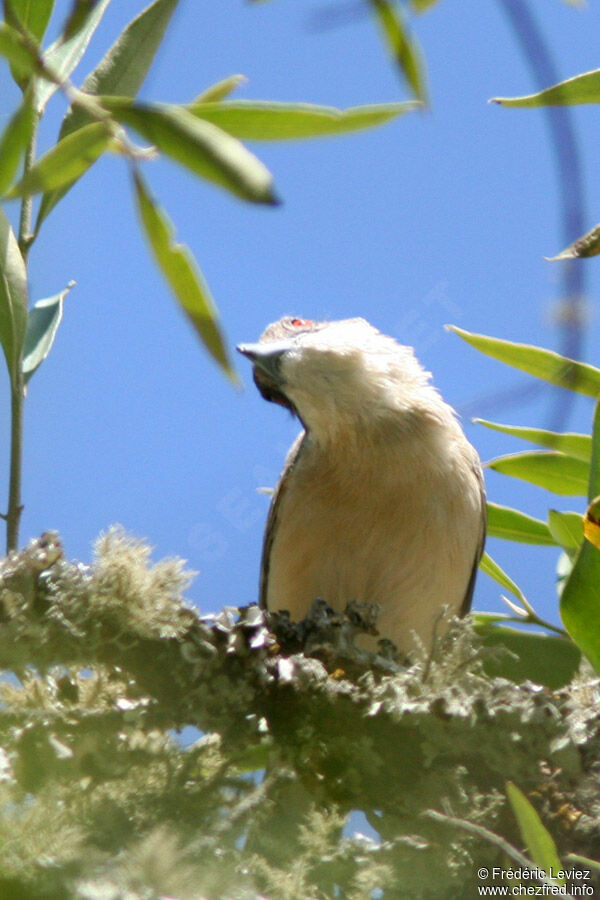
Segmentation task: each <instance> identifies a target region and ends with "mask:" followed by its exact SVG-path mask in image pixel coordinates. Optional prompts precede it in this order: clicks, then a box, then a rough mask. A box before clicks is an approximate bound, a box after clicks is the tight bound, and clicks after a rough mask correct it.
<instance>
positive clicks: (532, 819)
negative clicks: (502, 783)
mask: <svg viewBox="0 0 600 900" xmlns="http://www.w3.org/2000/svg"><path fill="white" fill-rule="evenodd" d="M506 794H507V796H508V799H509V801H510V805H511V806H512V809H513V812H514V814H515V818H516V820H517V822H518V824H519V831H520V832H521V838H522V839H523V843H524V844H525V846H526V847H527V850H528V851H529V855H530V856H531V859H532V860H533V861H534V863H535V864H536V866H538V868H540V869H541V870H542V871H543V872H548V873H549V872H560V871H561V870H562V868H563V866H562V863H561V861H560V858H559V855H558V851H557V849H556V844H555V843H554V840H553V838H552V835H551V834H550V832H549V831H547V830H546V828H545V827H544V825H543V823H542V820H541V819H540V817H539V815H538V812H537V810H536V809H535V807H534V806H533V805H532V804H531V803H530V802H529V800H528V799H527V797H526V796H525V794H524V793H523V792H522V791H521V790H519V788H518V787H517V786H516V785H515V784H513V783H512V781H507V783H506ZM553 880H554V881H556V882H557V884H565V880H564V878H558V877H556V876H555V878H554V879H553Z"/></svg>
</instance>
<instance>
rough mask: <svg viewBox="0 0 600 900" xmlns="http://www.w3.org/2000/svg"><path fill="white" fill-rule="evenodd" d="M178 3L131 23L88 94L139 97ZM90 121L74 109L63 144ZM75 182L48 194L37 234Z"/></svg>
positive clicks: (172, 0)
mask: <svg viewBox="0 0 600 900" xmlns="http://www.w3.org/2000/svg"><path fill="white" fill-rule="evenodd" d="M177 2H178V0H155V2H154V3H151V4H150V6H148V7H147V8H146V9H145V10H143V11H142V12H141V13H140V14H139V16H137V17H136V18H135V19H133V21H132V22H130V23H129V25H128V26H127V28H125V30H124V31H123V32H122V33H121V35H120V36H119V38H118V39H117V41H116V42H115V43H114V44H113V45H112V47H111V48H110V50H108V52H107V53H106V54H105V56H104V57H103V58H102V60H101V61H100V63H99V64H98V65H97V66H96V68H95V69H94V70H93V72H90V74H89V75H88V76H87V78H86V79H85V81H84V82H83V84H82V86H81V89H82V91H85V92H86V93H87V94H93V95H97V94H114V95H118V96H120V97H135V96H136V94H137V92H138V91H139V89H140V87H141V86H142V84H143V83H144V79H145V77H146V75H147V73H148V70H149V68H150V66H151V64H152V61H153V59H154V57H155V55H156V51H157V50H158V47H159V46H160V43H161V41H162V39H163V37H164V34H165V31H166V28H167V26H168V24H169V21H170V19H171V16H172V14H173V10H174V9H175V7H176V6H177ZM89 121H90V119H89V115H88V113H86V111H85V110H83V109H82V108H81V107H79V106H71V107H70V108H69V109H68V110H67V114H66V115H65V118H64V119H63V122H62V125H61V129H60V133H59V136H58V137H59V141H60V140H62V138H64V137H66V136H67V135H69V134H72V133H73V132H75V131H77V130H78V129H79V128H82V127H83V126H84V125H86V124H88V123H89ZM75 181H76V179H75V180H72V181H70V182H68V183H67V184H64V185H63V186H62V187H61V188H57V189H55V190H53V191H49V192H48V193H46V194H44V196H43V197H42V201H41V203H40V208H39V211H38V216H37V222H36V226H35V234H37V232H38V231H39V228H40V226H41V224H42V222H43V221H44V219H45V218H46V216H48V215H49V213H50V212H51V210H52V209H54V207H55V206H56V204H57V203H58V202H59V200H61V199H62V197H64V195H65V194H66V193H67V191H68V190H69V189H70V188H71V187H72V186H73V185H74V184H75Z"/></svg>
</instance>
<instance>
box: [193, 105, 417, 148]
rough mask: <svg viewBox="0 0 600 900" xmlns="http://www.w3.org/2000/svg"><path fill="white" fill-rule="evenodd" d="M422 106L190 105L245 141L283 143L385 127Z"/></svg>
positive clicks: (206, 117) (194, 110) (208, 119)
mask: <svg viewBox="0 0 600 900" xmlns="http://www.w3.org/2000/svg"><path fill="white" fill-rule="evenodd" d="M419 106H420V105H419V103H417V102H415V101H410V100H409V101H406V102H404V103H380V104H375V105H373V106H354V107H350V108H349V109H343V110H342V109H335V107H332V106H316V105H314V104H310V103H278V102H271V101H256V100H230V101H226V102H224V103H207V102H205V101H198V100H196V101H195V102H194V103H193V104H192V105H191V106H189V107H188V108H189V110H190V112H192V113H194V115H196V116H198V117H200V118H202V119H205V120H206V121H208V122H212V123H213V124H214V125H218V126H219V128H222V129H223V131H226V132H227V133H228V134H231V135H233V136H234V137H237V138H240V139H242V140H252V141H282V140H299V139H301V138H315V137H325V136H327V135H336V134H344V133H345V132H349V131H358V130H360V129H363V128H374V127H375V126H377V125H383V124H385V123H386V122H389V121H391V120H392V119H394V118H396V117H397V116H400V115H402V114H403V113H406V112H410V111H411V110H414V109H418V108H419Z"/></svg>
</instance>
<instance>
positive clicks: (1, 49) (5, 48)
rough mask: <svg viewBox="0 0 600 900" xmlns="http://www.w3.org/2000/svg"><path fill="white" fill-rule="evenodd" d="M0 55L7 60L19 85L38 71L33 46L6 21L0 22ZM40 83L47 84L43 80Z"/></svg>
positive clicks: (36, 57)
mask: <svg viewBox="0 0 600 900" xmlns="http://www.w3.org/2000/svg"><path fill="white" fill-rule="evenodd" d="M0 56H4V58H5V59H7V60H8V61H9V63H10V65H11V70H12V72H13V77H14V79H15V81H16V82H17V84H19V85H21V86H24V85H25V84H26V83H27V81H28V80H29V78H30V77H31V76H32V75H35V74H37V73H38V70H39V59H38V56H37V52H36V49H35V47H32V46H30V45H29V44H28V43H27V42H26V40H25V38H24V37H23V35H21V34H19V32H18V31H16V30H15V29H14V28H11V27H10V25H7V24H6V22H0ZM40 83H41V84H48V82H47V81H44V80H41V81H40Z"/></svg>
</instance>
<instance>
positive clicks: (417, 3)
mask: <svg viewBox="0 0 600 900" xmlns="http://www.w3.org/2000/svg"><path fill="white" fill-rule="evenodd" d="M437 2H438V0H411V3H410V5H411V6H412V8H413V9H414V11H415V12H418V13H422V12H425V10H426V9H429V7H430V6H433V4H434V3H437Z"/></svg>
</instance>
